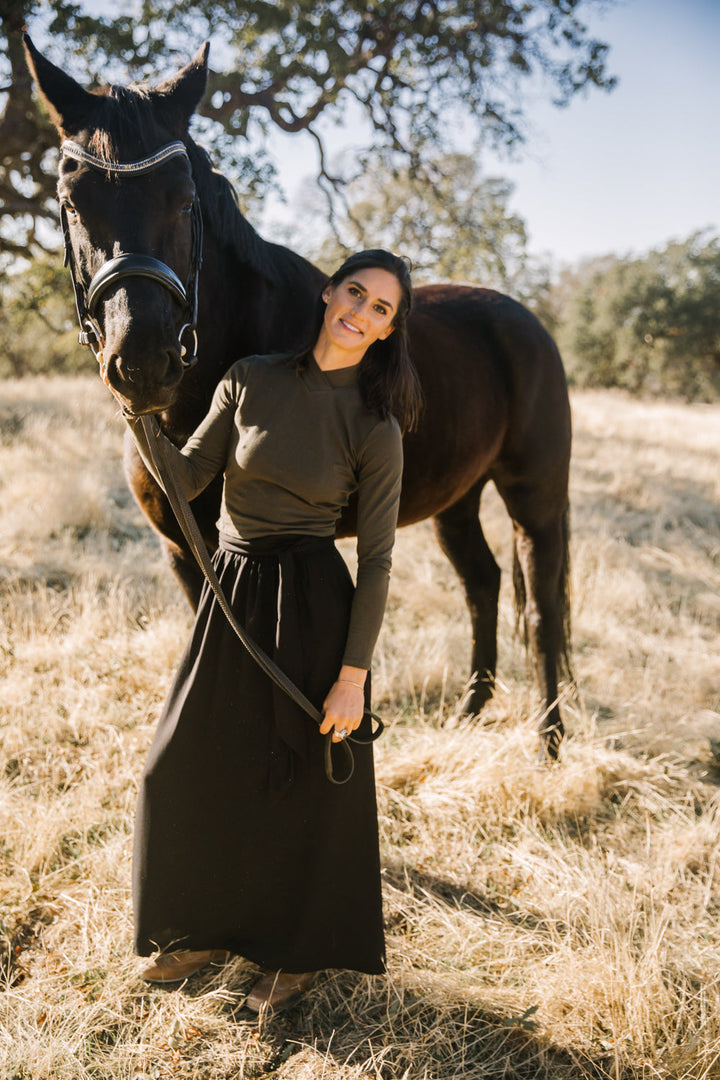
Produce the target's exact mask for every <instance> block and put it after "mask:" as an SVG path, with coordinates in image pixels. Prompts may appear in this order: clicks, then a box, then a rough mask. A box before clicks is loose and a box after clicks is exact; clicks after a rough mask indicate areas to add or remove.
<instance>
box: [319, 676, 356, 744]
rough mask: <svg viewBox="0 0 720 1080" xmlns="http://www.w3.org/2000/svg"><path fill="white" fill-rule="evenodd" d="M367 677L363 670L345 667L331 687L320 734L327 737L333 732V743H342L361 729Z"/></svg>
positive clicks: (324, 707) (324, 705)
mask: <svg viewBox="0 0 720 1080" xmlns="http://www.w3.org/2000/svg"><path fill="white" fill-rule="evenodd" d="M366 677H367V671H365V670H364V669H363V668H349V667H343V668H341V669H340V674H339V675H338V678H337V681H336V682H334V683H333V685H332V686H331V687H330V691H329V693H328V695H327V697H326V698H325V701H324V702H323V709H324V710H325V717H324V719H323V722H322V724H321V725H320V732H321V734H322V735H327V734H328V732H330V731H332V733H333V736H332V739H333V742H342V740H343V739H346V738H347V737H348V735H351V734H352V732H353V731H356V730H357V729H358V728H359V727H360V724H361V722H362V718H363V713H364V711H365V690H364V687H365V679H366ZM339 732H342V733H343V734H339Z"/></svg>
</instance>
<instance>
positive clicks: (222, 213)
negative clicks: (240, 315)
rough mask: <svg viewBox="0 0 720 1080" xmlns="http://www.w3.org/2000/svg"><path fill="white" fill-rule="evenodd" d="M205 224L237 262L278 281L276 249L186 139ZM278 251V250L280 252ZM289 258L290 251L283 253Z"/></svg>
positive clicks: (204, 156) (201, 151)
mask: <svg viewBox="0 0 720 1080" xmlns="http://www.w3.org/2000/svg"><path fill="white" fill-rule="evenodd" d="M185 145H186V147H187V152H188V157H189V158H190V164H191V165H192V170H193V177H194V179H195V187H196V189H197V192H198V195H199V196H200V205H201V206H202V208H203V219H204V221H205V224H206V225H207V226H208V228H210V229H211V230H212V232H213V233H214V234H215V237H216V238H217V240H218V242H219V243H221V244H223V245H224V246H226V247H229V248H230V249H231V250H232V251H233V252H234V253H235V255H236V256H237V257H238V259H239V260H240V262H242V263H244V264H245V265H247V266H250V267H251V268H252V269H253V270H255V271H256V272H257V273H258V274H262V276H263V277H265V278H267V279H268V280H270V281H277V279H278V276H279V275H278V270H279V267H278V248H277V247H276V245H274V244H269V243H268V242H267V240H263V238H262V237H261V236H260V234H259V233H258V232H256V231H255V229H254V228H253V227H252V225H251V224H250V222H249V221H248V220H247V218H246V217H245V215H244V214H243V213H242V211H241V210H240V207H239V206H238V201H237V196H236V194H235V189H234V188H233V186H232V184H231V183H230V181H229V180H228V179H227V177H225V176H223V174H222V173H221V172H218V170H217V169H215V168H213V165H212V162H211V160H210V156H209V154H208V153H207V151H206V150H205V149H203V147H202V146H198V144H197V143H196V142H193V140H192V139H191V138H190V137H189V136H188V138H187V139H186V140H185ZM280 250H282V249H280ZM287 254H288V255H290V252H287Z"/></svg>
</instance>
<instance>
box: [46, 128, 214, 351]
mask: <svg viewBox="0 0 720 1080" xmlns="http://www.w3.org/2000/svg"><path fill="white" fill-rule="evenodd" d="M60 152H61V154H62V156H63V157H67V158H73V159H74V160H75V161H81V162H83V163H84V164H85V165H89V166H90V167H91V168H93V169H96V170H97V171H98V172H104V173H109V174H110V175H112V176H118V177H119V176H141V175H142V174H143V173H148V172H151V171H152V170H153V169H155V168H157V166H158V165H162V164H163V162H165V161H167V160H168V159H169V158H172V157H185V158H187V157H188V152H187V150H186V149H185V145H184V144H183V143H182V142H171V143H168V144H167V145H166V146H163V147H161V148H160V149H159V150H157V151H156V152H155V153H154V154H151V155H150V156H149V157H146V158H143V159H142V161H125V162H111V161H105V160H104V159H103V158H100V157H97V155H95V154H92V153H91V152H90V151H89V150H86V149H85V147H84V146H80V145H79V144H78V143H75V142H72V141H70V140H69V139H66V140H65V142H63V144H62V146H61V147H60ZM191 221H192V234H191V251H190V272H189V275H188V281H187V284H185V285H183V283H182V281H181V280H180V278H179V277H178V276H177V274H176V273H175V271H174V270H171V269H170V267H169V266H167V265H166V264H165V263H164V262H161V261H160V259H156V258H154V257H153V256H152V255H138V254H132V253H129V254H122V255H117V256H116V257H115V258H114V259H109V260H108V262H106V263H105V264H104V265H103V266H101V267H100V269H99V270H98V272H97V273H96V274H95V275H94V277H93V278H92V280H91V282H90V284H89V285H88V286H87V288H86V287H85V286H84V285H83V284H82V283H81V282H80V281H79V280H78V275H77V270H76V266H75V260H74V257H73V250H72V245H71V243H70V230H69V227H68V220H67V211H66V209H65V207H64V206H61V207H60V222H61V225H62V231H63V240H64V243H65V265H66V266H67V267H69V269H70V277H71V279H72V284H73V291H74V293H75V307H76V309H77V316H78V322H79V323H80V334H79V336H78V340H79V342H80V344H81V345H89V346H90V348H91V349H92V350H93V352H94V353H95V357H96V359H97V360H98V361H99V362H100V364H101V365H102V364H103V360H102V347H103V344H104V336H103V332H102V330H101V328H100V325H99V323H98V321H97V317H96V312H97V308H98V304H99V303H100V301H101V299H102V297H103V294H104V293H105V292H106V290H107V289H109V288H110V287H111V286H112V285H115V284H117V282H118V281H122V280H124V279H125V278H129V277H144V278H150V280H151V281H156V282H157V283H158V284H159V285H162V286H163V288H165V289H167V291H168V292H169V293H170V295H171V296H172V297H173V299H174V300H176V301H177V302H178V303H179V304H180V305H181V307H182V308H183V309H184V310H185V312H186V313H187V322H185V323H184V324H183V326H182V328H181V329H180V332H179V334H178V338H179V340H180V345H181V353H180V360H181V363H182V365H183V367H186V368H189V367H192V365H193V364H194V363H195V362H196V360H197V358H198V357H197V349H198V341H197V312H198V281H199V278H200V265H201V263H202V212H201V210H200V204H199V202H198V200H197V199H195V200H194V201H193V205H192V218H191ZM186 331H189V333H190V334H191V335H192V342H193V344H192V353H191V355H188V350H187V349H186V347H185V345H183V343H182V338H183V335H184V334H185V332H186Z"/></svg>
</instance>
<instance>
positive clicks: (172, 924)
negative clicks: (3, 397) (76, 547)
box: [130, 249, 420, 1011]
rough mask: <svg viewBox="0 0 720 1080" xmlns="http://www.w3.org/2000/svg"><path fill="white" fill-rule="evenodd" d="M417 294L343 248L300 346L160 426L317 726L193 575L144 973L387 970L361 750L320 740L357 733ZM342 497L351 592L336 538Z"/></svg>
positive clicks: (145, 902) (159, 808)
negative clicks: (344, 757) (316, 712)
mask: <svg viewBox="0 0 720 1080" xmlns="http://www.w3.org/2000/svg"><path fill="white" fill-rule="evenodd" d="M411 301H412V287H411V283H410V274H409V271H408V267H407V265H406V263H405V262H404V261H403V260H402V259H401V258H399V257H398V256H396V255H393V254H391V253H390V252H387V251H383V250H379V249H376V250H372V251H365V252H361V253H359V254H357V255H354V256H352V257H351V258H349V259H348V260H347V261H346V262H345V263H344V264H343V265H342V266H341V267H340V269H339V270H338V271H337V272H336V273H335V274H334V275H333V276H332V278H331V279H330V281H329V282H328V284H327V285H326V286H325V288H324V290H323V292H322V303H321V304H320V305H319V311H318V323H317V330H316V335H315V340H314V344H313V345H312V347H311V348H305V349H303V350H301V351H300V352H299V353H297V354H296V355H294V356H291V357H288V356H270V357H251V358H249V359H244V360H240V361H238V362H237V363H236V364H234V365H233V366H232V367H231V368H230V370H229V371H228V372H227V374H226V376H225V377H224V378H223V380H222V381H221V382H220V384H219V385H218V387H217V390H216V392H215V395H214V398H213V402H212V405H211V408H210V411H209V412H208V414H207V416H206V417H205V419H204V420H203V421H202V423H201V424H200V426H199V427H198V429H197V430H196V431H195V433H194V434H193V435H192V436H191V437H190V439H189V440H188V442H187V443H186V444H185V446H184V447H183V448H182V449H181V450H179V449H177V448H176V447H174V446H173V445H172V444H171V443H170V442H169V440H167V439H165V438H164V437H162V438H163V445H164V449H165V450H166V451H167V452H168V453H169V454H170V455H171V458H172V461H173V465H174V469H175V471H176V473H177V474H178V477H179V480H180V482H181V484H182V486H183V489H184V490H185V493H186V495H187V496H188V497H189V498H193V497H194V496H195V495H197V494H198V493H199V492H200V491H201V490H202V489H203V488H204V487H206V486H207V484H208V483H209V482H210V481H211V480H212V478H213V477H214V476H215V475H216V474H217V473H218V472H221V471H222V472H223V473H224V488H223V499H222V507H221V512H220V519H219V533H220V543H219V549H218V551H217V553H216V555H215V558H214V565H215V569H216V571H217V574H218V576H219V578H220V580H221V583H222V585H223V588H224V590H225V593H226V595H227V596H228V598H229V600H230V602H231V604H232V606H233V610H234V612H235V614H236V616H237V617H238V618H239V620H240V622H241V623H242V624H243V625H244V627H245V629H246V630H247V632H248V633H249V635H250V636H251V637H252V638H253V639H254V640H255V641H256V642H257V644H258V645H260V647H261V648H263V649H264V650H265V651H266V652H267V653H269V654H270V655H271V656H273V657H274V659H275V661H276V663H277V664H278V665H279V666H280V667H281V668H282V669H283V670H284V671H285V673H286V674H287V675H289V676H290V677H291V678H292V679H293V681H294V682H295V683H296V684H297V685H298V686H299V687H300V689H301V690H302V691H303V692H304V693H305V695H306V696H307V697H308V698H310V700H311V701H312V702H313V703H314V704H315V705H316V706H317V707H318V708H322V709H323V710H324V719H323V723H322V726H321V727H320V731H319V732H318V729H317V727H316V726H315V725H314V723H313V722H312V720H310V719H309V718H308V717H307V716H306V715H305V714H304V713H303V712H302V711H301V710H300V709H299V708H298V706H296V705H295V704H294V703H293V702H292V701H291V700H290V699H289V698H288V697H287V695H285V694H284V693H283V692H282V690H279V689H278V688H277V687H275V686H274V684H273V683H272V682H271V681H270V680H269V679H268V677H267V676H266V675H265V674H264V673H263V672H262V671H261V670H260V669H259V667H258V666H257V664H256V663H255V661H254V660H253V659H252V658H251V657H250V656H249V654H247V653H246V651H245V650H244V649H243V647H242V645H241V644H240V642H239V641H238V639H237V638H236V637H235V635H234V633H233V631H232V629H231V628H230V626H229V624H228V623H227V620H226V619H225V617H224V615H223V613H222V611H221V610H220V609H219V607H218V606H217V603H216V601H215V598H214V596H213V594H212V592H210V590H209V589H207V588H206V589H205V591H204V593H203V596H202V598H201V602H200V606H199V609H198V612H197V616H196V621H195V625H194V628H193V633H192V636H191V639H190V641H189V643H188V645H187V647H186V650H185V653H184V655H183V658H182V660H181V663H180V667H179V670H178V672H177V674H176V676H175V681H174V683H173V686H172V689H171V692H170V695H169V698H168V701H167V703H166V705H165V709H164V711H163V715H162V717H161V719H160V723H159V725H158V730H157V733H156V735H155V738H154V741H153V744H152V747H151V750H150V754H149V758H148V762H147V765H146V768H145V771H144V773H143V778H142V784H141V789H140V796H139V803H138V815H137V825H136V841H135V856H134V870H133V894H134V905H135V921H136V948H137V951H138V952H139V954H140V955H144V956H147V955H149V954H150V953H152V952H154V951H156V950H158V949H159V950H160V955H159V956H158V958H157V959H156V960H155V961H154V963H152V964H151V965H150V967H148V968H147V969H146V970H145V972H144V977H145V978H146V979H147V980H149V981H150V982H161V983H167V982H174V981H178V980H180V979H184V978H186V977H187V976H188V975H190V974H192V973H193V972H194V971H196V970H198V969H199V968H200V967H202V966H203V965H205V964H207V963H209V962H211V961H214V960H220V959H223V958H224V957H225V956H227V954H228V953H236V954H238V955H241V956H244V957H246V958H247V959H249V960H252V961H254V962H255V963H257V964H258V965H260V966H261V968H263V969H264V971H263V974H262V975H261V976H260V978H259V979H258V981H257V982H256V984H255V986H254V987H253V989H252V991H251V993H250V995H249V997H248V998H247V1001H246V1004H247V1005H248V1006H249V1007H250V1008H251V1009H254V1010H255V1011H258V1010H259V1009H261V1008H263V1007H267V1006H272V1007H273V1008H276V1009H277V1008H281V1007H284V1006H285V1005H287V1004H289V1003H290V1002H291V1001H292V1000H294V999H295V998H296V997H297V996H298V995H299V994H300V993H301V992H302V991H303V990H304V989H305V988H306V987H307V986H308V985H309V984H310V982H311V981H312V978H313V976H314V974H315V972H317V971H318V970H320V969H321V968H327V967H335V968H350V969H354V970H358V971H363V972H367V973H370V974H374V973H379V972H382V971H383V970H384V938H383V927H382V911H381V893H380V865H379V853H378V835H377V812H376V806H375V790H374V774H373V761H372V749H371V747H370V746H363V745H360V744H355V745H354V746H353V751H354V754H355V773H354V775H353V776H352V778H351V780H350V781H349V782H348V783H347V784H344V785H342V786H335V785H333V784H331V783H330V782H329V781H328V779H327V777H326V775H325V772H324V768H323V739H322V738H321V735H325V734H328V733H331V736H332V741H333V742H339V741H341V740H342V739H344V738H346V737H347V736H348V735H349V734H350V733H352V732H355V731H357V730H358V729H360V731H359V734H360V735H367V734H368V733H369V718H367V717H365V718H364V716H363V713H364V709H365V707H366V704H369V699H370V679H369V668H370V662H371V657H372V652H373V647H374V645H375V641H376V638H377V635H378V632H379V629H380V625H381V622H382V617H383V612H384V607H385V599H386V595H387V585H388V577H389V571H390V559H391V551H392V546H393V541H394V533H395V526H396V520H397V506H398V499H399V495H400V481H401V472H402V445H401V426H402V427H403V428H409V427H412V426H413V424H414V423H415V421H416V419H417V414H418V410H419V404H420V393H419V389H418V383H417V378H416V375H415V372H414V369H413V367H412V364H411V363H410V359H409V356H408V350H407V337H406V328H405V323H406V319H407V315H408V312H409V310H410V305H411ZM396 417H397V418H399V421H400V422H399V423H398V419H396ZM130 426H131V428H132V430H133V433H134V435H135V438H136V440H137V442H138V446H139V448H140V451H141V453H142V454H143V457H144V459H145V461H146V463H147V464H148V467H150V468H152V466H151V465H150V460H149V452H148V447H147V445H146V444H144V436H143V431H142V428H141V426H140V424H139V423H138V422H137V421H130ZM354 492H356V493H357V498H358V503H357V538H358V540H357V550H358V573H357V586H356V588H355V589H354V588H353V585H352V582H351V580H350V577H349V574H348V572H347V569H346V567H345V564H344V562H343V560H342V558H341V556H340V555H339V553H338V552H337V550H336V548H335V546H334V542H333V537H334V532H335V525H336V522H337V519H338V517H339V516H340V513H341V511H342V509H343V507H344V506H345V505H346V504H347V502H348V499H349V497H350V495H351V494H353V493H354ZM339 767H340V768H341V767H342V762H340V764H339Z"/></svg>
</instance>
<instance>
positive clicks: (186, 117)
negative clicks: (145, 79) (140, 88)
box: [151, 41, 210, 131]
mask: <svg viewBox="0 0 720 1080" xmlns="http://www.w3.org/2000/svg"><path fill="white" fill-rule="evenodd" d="M209 51H210V42H209V41H206V42H204V43H203V44H202V45H201V46H200V48H199V49H198V51H197V52H196V54H195V56H194V57H193V59H192V60H191V61H190V63H189V64H186V65H185V67H184V68H181V69H180V71H178V73H177V75H174V76H173V77H172V78H171V79H166V81H165V82H163V83H161V84H160V85H159V86H158V87H157V88H156V89H155V90H153V92H152V95H151V96H152V97H153V98H154V99H155V100H156V101H157V103H158V105H160V107H161V108H162V110H163V113H164V114H165V116H166V118H167V120H168V121H169V122H171V123H172V121H173V120H174V121H175V123H179V126H180V128H181V129H182V131H187V126H188V124H189V123H190V117H191V116H192V114H193V113H194V112H195V110H196V109H197V107H198V105H199V104H200V102H201V101H202V96H203V94H204V93H205V87H206V86H207V78H208V66H207V59H208V53H209Z"/></svg>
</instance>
